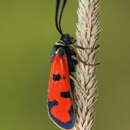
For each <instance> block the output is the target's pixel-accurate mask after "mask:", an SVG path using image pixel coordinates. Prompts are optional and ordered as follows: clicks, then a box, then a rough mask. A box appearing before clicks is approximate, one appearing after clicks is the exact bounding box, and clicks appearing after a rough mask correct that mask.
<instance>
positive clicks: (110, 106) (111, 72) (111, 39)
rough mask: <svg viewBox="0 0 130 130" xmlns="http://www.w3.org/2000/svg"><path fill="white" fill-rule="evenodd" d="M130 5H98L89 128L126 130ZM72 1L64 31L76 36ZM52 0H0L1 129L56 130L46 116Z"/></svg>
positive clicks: (109, 1) (110, 1)
mask: <svg viewBox="0 0 130 130" xmlns="http://www.w3.org/2000/svg"><path fill="white" fill-rule="evenodd" d="M129 5H130V1H128V0H123V1H122V0H105V1H101V9H100V12H101V13H100V14H101V17H100V21H101V26H102V34H101V36H100V40H99V41H98V43H100V45H101V50H100V53H99V55H98V59H99V60H100V61H101V65H100V66H99V69H98V70H97V79H98V82H99V83H98V93H99V97H98V102H97V105H96V120H95V124H94V128H93V130H130V13H129V12H130V6H129ZM77 6H78V4H77V1H76V0H71V1H69V2H68V5H67V7H66V9H65V10H66V11H65V12H64V18H63V28H64V31H65V32H69V33H71V34H72V35H74V36H75V23H76V21H77V17H76V9H77ZM54 13H55V0H0V130H58V129H59V128H57V127H55V125H53V124H52V123H51V122H50V120H49V119H48V116H47V109H46V108H47V102H46V101H47V86H48V76H49V69H50V62H49V61H50V50H51V47H52V46H53V43H54V42H55V41H57V40H58V39H59V34H58V33H57V31H56V29H55V24H54Z"/></svg>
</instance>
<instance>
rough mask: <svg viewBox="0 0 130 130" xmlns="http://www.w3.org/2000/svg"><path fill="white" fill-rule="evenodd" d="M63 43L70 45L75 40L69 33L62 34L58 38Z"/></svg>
mask: <svg viewBox="0 0 130 130" xmlns="http://www.w3.org/2000/svg"><path fill="white" fill-rule="evenodd" d="M60 40H61V41H62V42H63V43H64V44H65V45H70V44H73V43H75V42H76V40H75V39H74V38H73V37H72V36H70V35H69V34H63V35H62V36H61V39H60Z"/></svg>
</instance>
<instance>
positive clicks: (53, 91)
mask: <svg viewBox="0 0 130 130" xmlns="http://www.w3.org/2000/svg"><path fill="white" fill-rule="evenodd" d="M60 2H61V0H57V6H56V19H55V20H56V28H57V30H58V31H59V33H60V34H61V38H60V40H59V42H57V43H55V45H54V47H53V49H52V52H51V72H50V80H49V86H48V113H49V116H50V118H51V120H52V121H53V122H54V123H55V124H56V125H57V126H59V127H60V128H63V129H71V128H73V126H74V124H75V112H74V108H73V99H72V90H73V81H72V80H71V79H70V77H69V76H70V74H71V73H72V72H75V65H76V63H77V61H76V60H74V59H73V58H72V56H75V55H76V54H75V52H74V51H73V50H72V49H71V48H70V45H71V44H73V43H74V42H75V40H74V39H73V38H72V37H71V36H70V35H69V34H63V32H62V30H61V25H60V24H61V17H62V13H63V10H64V7H65V4H66V2H67V0H63V5H62V7H61V10H60V16H59V19H58V12H59V6H60Z"/></svg>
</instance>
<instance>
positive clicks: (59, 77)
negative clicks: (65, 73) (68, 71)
mask: <svg viewBox="0 0 130 130" xmlns="http://www.w3.org/2000/svg"><path fill="white" fill-rule="evenodd" d="M60 79H61V76H60V75H59V74H53V80H54V81H59V80H60Z"/></svg>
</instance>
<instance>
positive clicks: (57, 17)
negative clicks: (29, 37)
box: [55, 0, 67, 35]
mask: <svg viewBox="0 0 130 130" xmlns="http://www.w3.org/2000/svg"><path fill="white" fill-rule="evenodd" d="M66 2H67V0H63V3H62V7H61V9H60V3H61V0H56V14H55V24H56V28H57V30H58V32H59V33H60V34H61V35H63V32H62V29H61V19H62V14H63V11H64V8H65V5H66ZM59 9H60V15H59Z"/></svg>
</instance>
